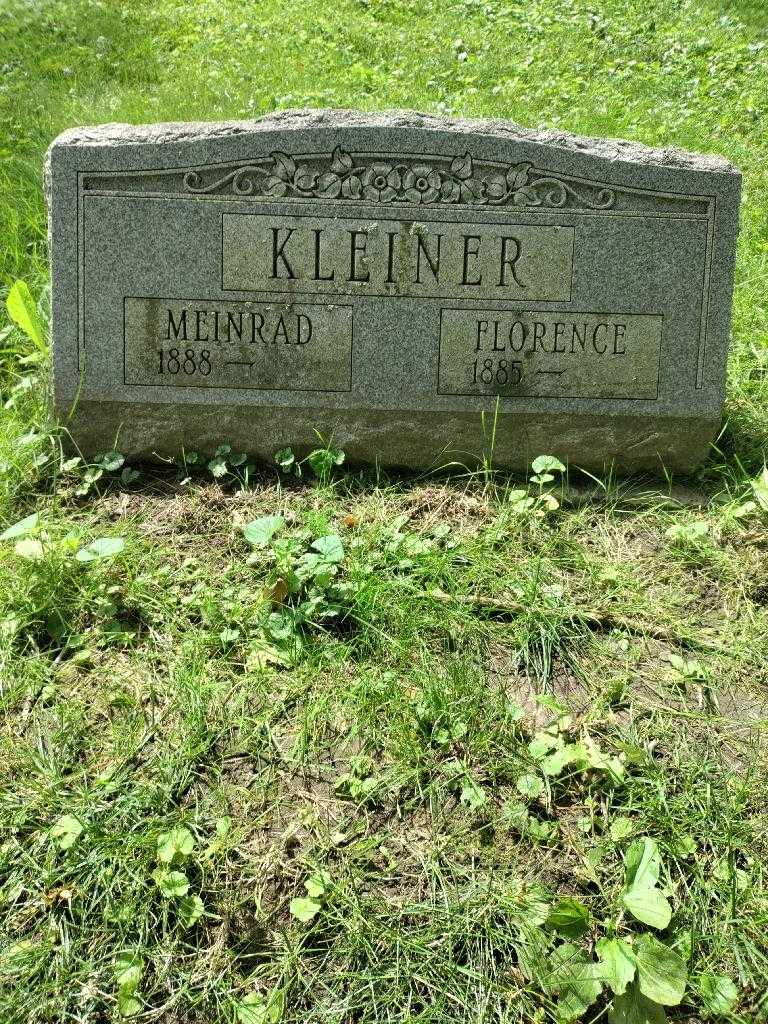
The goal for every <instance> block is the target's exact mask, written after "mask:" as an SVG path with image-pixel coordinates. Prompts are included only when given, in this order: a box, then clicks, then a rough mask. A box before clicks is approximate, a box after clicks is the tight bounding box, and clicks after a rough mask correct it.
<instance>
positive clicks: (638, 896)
mask: <svg viewBox="0 0 768 1024" xmlns="http://www.w3.org/2000/svg"><path fill="white" fill-rule="evenodd" d="M622 902H623V903H624V906H625V907H626V908H627V910H628V911H629V912H630V914H631V915H632V916H633V917H634V918H635V919H636V920H638V921H642V922H643V924H647V925H650V927H651V928H666V927H667V925H668V924H669V922H670V920H671V918H672V908H671V907H670V905H669V902H668V900H667V898H666V897H665V896H664V895H663V894H662V893H661V892H660V891H659V890H658V889H657V888H656V886H655V885H654V886H639V885H633V886H632V888H631V889H627V891H626V892H625V893H624V895H623V896H622Z"/></svg>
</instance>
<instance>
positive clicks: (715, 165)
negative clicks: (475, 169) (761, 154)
mask: <svg viewBox="0 0 768 1024" xmlns="http://www.w3.org/2000/svg"><path fill="white" fill-rule="evenodd" d="M306 128H329V129H333V128H424V129H427V130H430V131H443V132H455V133H456V134H466V133H472V134H474V135H481V136H482V135H486V136H490V137H495V138H500V139H507V140H509V141H521V142H533V143H540V144H543V145H547V146H554V147H557V148H559V149H562V150H565V151H567V152H571V153H580V154H584V155H585V156H594V157H599V158H601V159H603V160H622V161H627V162H630V163H636V164H645V165H652V166H659V167H665V168H685V169H689V170H696V171H710V172H716V173H720V174H736V175H738V174H739V173H740V172H739V169H738V168H737V167H735V166H734V165H733V164H732V163H730V162H729V161H728V160H726V159H725V158H724V157H721V156H715V155H709V154H701V153H691V152H688V151H686V150H682V149H677V148H674V147H671V148H664V149H654V148H652V147H650V146H645V145H642V144H641V143H637V142H628V141H625V140H623V139H607V138H606V139H603V138H591V137H586V136H581V135H573V134H571V133H570V132H561V131H554V130H552V129H546V130H531V129H527V128H523V127H521V126H520V125H518V124H515V123H514V122H513V121H503V120H494V119H488V118H486V119H470V118H447V117H436V116H433V115H431V114H420V113H417V112H415V111H410V110H393V111H383V112H381V113H365V112H362V111H357V110H340V109H326V110H281V111H275V112H273V113H270V114H265V115H264V116H263V117H260V118H256V119H255V120H252V121H195V122H168V123H165V124H146V125H145V124H141V125H133V124H103V125H95V126H92V127H82V128H70V129H69V130H68V131H65V132H63V133H62V134H61V135H59V136H58V137H57V138H56V139H55V140H54V141H53V143H52V144H51V149H53V148H54V147H70V146H72V147H74V146H93V145H98V146H121V145H140V144H146V145H157V144H159V143H164V142H165V143H185V142H193V141H196V140H199V141H205V140H211V139H225V138H236V137H237V136H240V135H248V134H256V133H258V132H262V131H282V130H285V131H296V130H299V129H306ZM49 152H50V150H49Z"/></svg>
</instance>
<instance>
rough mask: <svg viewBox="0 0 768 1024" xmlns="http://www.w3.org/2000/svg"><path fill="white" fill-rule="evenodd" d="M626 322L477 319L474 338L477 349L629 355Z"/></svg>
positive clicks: (475, 349)
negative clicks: (627, 353) (626, 345)
mask: <svg viewBox="0 0 768 1024" xmlns="http://www.w3.org/2000/svg"><path fill="white" fill-rule="evenodd" d="M626 332H627V325H626V324H625V323H616V322H613V321H611V322H609V321H601V322H599V323H595V322H592V323H588V322H586V321H575V320H571V321H569V320H555V321H551V320H550V321H548V322H545V321H541V320H527V319H526V320H522V319H519V320H514V319H513V320H511V321H510V320H509V319H506V320H505V319H500V320H492V319H483V320H481V319H478V320H477V325H476V333H475V337H474V338H473V341H474V343H475V344H474V351H475V352H537V351H539V352H546V353H548V354H549V355H555V354H556V353H560V354H562V355H564V354H566V353H568V354H569V355H575V354H576V353H577V352H584V353H590V352H593V353H594V354H595V355H598V356H604V355H613V356H623V355H626V351H627V350H626V347H625V336H626Z"/></svg>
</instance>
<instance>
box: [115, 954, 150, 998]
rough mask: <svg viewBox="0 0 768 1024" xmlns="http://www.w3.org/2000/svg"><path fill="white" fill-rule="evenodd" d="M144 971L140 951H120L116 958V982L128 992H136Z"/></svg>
mask: <svg viewBox="0 0 768 1024" xmlns="http://www.w3.org/2000/svg"><path fill="white" fill-rule="evenodd" d="M143 973H144V962H143V961H142V959H141V957H140V956H139V954H138V953H120V954H119V956H117V957H116V959H115V983H116V984H117V987H118V988H120V989H123V990H125V991H127V992H135V991H136V989H137V988H138V985H139V982H140V981H141V976H142V974H143Z"/></svg>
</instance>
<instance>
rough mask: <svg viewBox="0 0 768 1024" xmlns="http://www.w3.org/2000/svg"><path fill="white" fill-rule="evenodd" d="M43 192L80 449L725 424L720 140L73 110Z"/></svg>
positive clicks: (668, 463)
mask: <svg viewBox="0 0 768 1024" xmlns="http://www.w3.org/2000/svg"><path fill="white" fill-rule="evenodd" d="M46 189H47V194H48V200H49V210H50V231H51V254H52V269H53V332H54V357H55V394H56V405H57V410H58V412H59V416H60V418H61V420H62V422H63V423H64V425H65V426H67V427H68V429H69V431H70V434H71V437H72V439H73V443H75V444H76V445H77V446H78V447H79V448H80V449H81V450H82V451H83V452H85V453H86V454H93V453H95V452H98V451H104V450H106V449H109V448H112V447H118V448H119V449H120V450H121V451H124V452H126V453H130V454H136V455H142V456H152V455H161V456H168V455H173V454H176V453H178V452H179V450H180V448H181V447H182V446H183V447H185V448H187V449H190V448H191V449H195V450H199V451H207V450H210V449H211V448H213V447H215V446H216V445H217V444H219V443H222V442H227V443H230V444H232V445H233V446H234V447H236V448H237V449H244V450H248V451H249V452H252V453H254V454H256V455H259V456H262V457H264V458H267V459H269V458H271V457H272V456H273V454H274V452H275V451H276V450H277V449H279V448H280V447H283V446H285V445H292V446H294V447H295V448H296V449H297V451H302V450H304V449H306V448H307V447H310V446H314V445H316V442H317V435H316V433H315V432H316V431H318V432H320V433H321V434H322V435H323V436H324V437H326V438H328V437H331V436H332V437H333V440H334V441H335V443H337V444H339V445H340V446H341V447H343V448H344V449H345V450H346V451H347V453H348V455H349V457H350V458H351V459H354V460H359V461H369V462H379V463H382V464H387V465H402V466H410V467H424V466H432V465H442V464H445V463H447V462H460V463H465V464H472V463H473V462H475V461H476V460H478V459H479V458H482V457H484V456H485V457H487V456H488V455H489V454H490V448H491V443H490V436H491V434H492V433H493V434H494V441H493V458H494V461H495V462H496V463H497V464H498V465H507V466H512V467H523V466H524V465H525V464H526V463H527V462H528V461H530V459H531V458H532V457H533V456H535V455H537V454H541V453H542V452H547V453H552V454H557V455H559V456H560V457H561V458H564V459H567V460H569V461H570V462H572V463H574V464H575V465H579V466H584V467H585V468H589V469H592V470H602V469H603V468H604V467H605V466H606V465H608V464H611V463H613V464H614V465H615V466H616V467H617V468H619V469H626V470H634V469H643V470H646V469H650V470H654V469H657V470H658V469H660V468H661V467H662V465H663V466H665V467H667V468H669V469H675V470H681V471H685V470H689V469H691V468H693V467H695V466H696V465H697V464H698V463H699V462H700V461H701V460H702V459H703V458H704V457H705V455H706V452H707V449H708V446H709V444H710V442H711V441H712V440H713V438H714V437H715V435H716V433H717V431H718V430H719V427H720V421H721V409H722V400H723V390H724V379H725V362H726V356H727V347H728V334H729V320H730V302H731V289H732V275H733V261H734V250H735V238H736V232H737V221H738V207H739V194H740V175H739V172H738V171H737V170H736V169H735V168H734V167H732V166H731V165H730V164H729V163H728V162H727V161H725V160H723V159H721V158H719V157H713V156H700V155H696V154H690V153H684V152H682V151H679V150H675V149H664V150H653V149H649V148H648V147H645V146H640V145H636V144H634V143H630V142H622V141H618V140H612V139H584V138H578V137H576V136H572V135H567V134H565V133H561V132H552V131H527V130H526V129H523V128H521V127H519V126H517V125H514V124H511V123H509V122H503V121H489V120H483V121H468V120H453V119H443V118H435V117H430V116H426V115H420V114H415V113H411V112H392V113H382V114H363V113H358V112H354V111H327V110H326V111H287V112H282V113H278V114H273V115H269V116H268V117H264V118H261V119H259V120H257V121H249V122H229V123H217V124H166V125H146V126H132V125H103V126H100V127H95V128H78V129H72V130H70V131H68V132H65V133H64V134H63V135H61V136H59V138H58V139H56V140H55V142H54V143H53V145H52V146H51V149H50V150H49V154H48V160H47V163H46ZM190 352H191V353H192V355H191V356H190V355H189V354H188V353H190ZM174 353H175V354H174ZM185 360H186V361H185ZM494 417H495V418H496V427H495V431H493V426H492V423H493V420H494Z"/></svg>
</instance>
